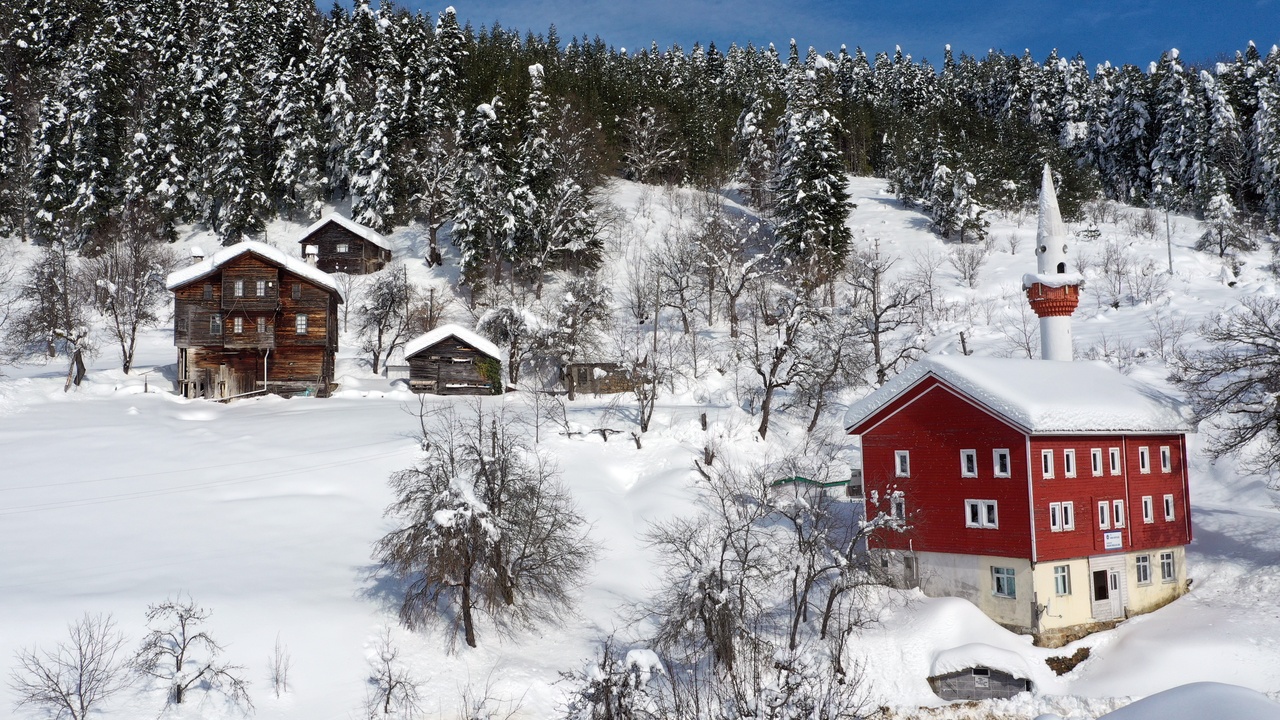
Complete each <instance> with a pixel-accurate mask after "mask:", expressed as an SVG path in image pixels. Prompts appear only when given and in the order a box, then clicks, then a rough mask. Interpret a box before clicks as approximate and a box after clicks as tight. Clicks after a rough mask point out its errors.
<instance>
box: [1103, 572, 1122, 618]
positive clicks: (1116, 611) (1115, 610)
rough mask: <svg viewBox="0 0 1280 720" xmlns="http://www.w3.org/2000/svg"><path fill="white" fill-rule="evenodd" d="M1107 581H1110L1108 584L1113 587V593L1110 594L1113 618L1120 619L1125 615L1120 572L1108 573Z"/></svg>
mask: <svg viewBox="0 0 1280 720" xmlns="http://www.w3.org/2000/svg"><path fill="white" fill-rule="evenodd" d="M1107 579H1108V581H1109V583H1108V584H1109V585H1110V586H1111V588H1110V589H1111V592H1110V593H1108V594H1109V595H1110V600H1111V617H1113V618H1118V617H1120V616H1121V615H1123V614H1124V605H1123V604H1122V603H1121V599H1120V595H1121V593H1120V582H1121V578H1120V571H1118V570H1111V571H1110V572H1108V573H1107Z"/></svg>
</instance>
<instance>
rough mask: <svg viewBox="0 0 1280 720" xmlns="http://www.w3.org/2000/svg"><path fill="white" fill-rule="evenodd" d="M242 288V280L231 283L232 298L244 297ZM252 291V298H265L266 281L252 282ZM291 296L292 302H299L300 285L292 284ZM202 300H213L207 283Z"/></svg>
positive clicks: (243, 282) (243, 285)
mask: <svg viewBox="0 0 1280 720" xmlns="http://www.w3.org/2000/svg"><path fill="white" fill-rule="evenodd" d="M244 288H245V281H244V280H235V281H233V282H232V283H231V295H232V297H238V298H240V297H244ZM253 290H254V296H255V297H266V296H267V281H266V280H255V281H254V288H253ZM292 295H293V299H294V300H299V299H301V298H302V283H297V282H296V283H294V284H293V289H292ZM204 299H205V300H212V299H213V285H210V284H208V283H205V286H204Z"/></svg>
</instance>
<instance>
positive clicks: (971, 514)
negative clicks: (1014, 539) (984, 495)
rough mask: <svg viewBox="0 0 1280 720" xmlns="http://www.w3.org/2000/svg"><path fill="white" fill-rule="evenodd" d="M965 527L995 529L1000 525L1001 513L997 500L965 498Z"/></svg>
mask: <svg viewBox="0 0 1280 720" xmlns="http://www.w3.org/2000/svg"><path fill="white" fill-rule="evenodd" d="M964 507H965V522H964V524H965V527H971V528H988V529H995V528H998V527H999V526H1000V514H999V512H998V511H997V509H996V501H995V500H965V501H964Z"/></svg>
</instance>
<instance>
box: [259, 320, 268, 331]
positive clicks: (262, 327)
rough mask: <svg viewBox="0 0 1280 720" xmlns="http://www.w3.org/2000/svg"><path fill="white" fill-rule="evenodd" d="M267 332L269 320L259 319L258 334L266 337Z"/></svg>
mask: <svg viewBox="0 0 1280 720" xmlns="http://www.w3.org/2000/svg"><path fill="white" fill-rule="evenodd" d="M266 332H267V319H266V318H264V317H259V318H258V334H259V335H265V334H266Z"/></svg>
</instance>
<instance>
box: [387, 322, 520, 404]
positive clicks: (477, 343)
mask: <svg viewBox="0 0 1280 720" xmlns="http://www.w3.org/2000/svg"><path fill="white" fill-rule="evenodd" d="M404 357H405V361H406V362H407V363H408V364H409V389H411V390H413V391H414V392H420V393H434V394H436V395H496V394H498V393H500V392H502V390H503V384H504V380H503V373H502V360H501V358H502V351H501V350H499V349H498V346H497V345H494V344H493V343H491V342H489V341H488V340H485V339H484V338H482V337H480V336H479V335H477V334H476V333H474V332H472V331H471V330H468V329H466V328H464V327H461V326H459V325H442V326H440V327H438V328H436V329H435V330H432V331H431V332H429V333H427V334H425V335H422V336H420V337H418V338H415V339H414V340H412V341H410V342H409V343H408V344H407V345H405V348H404Z"/></svg>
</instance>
